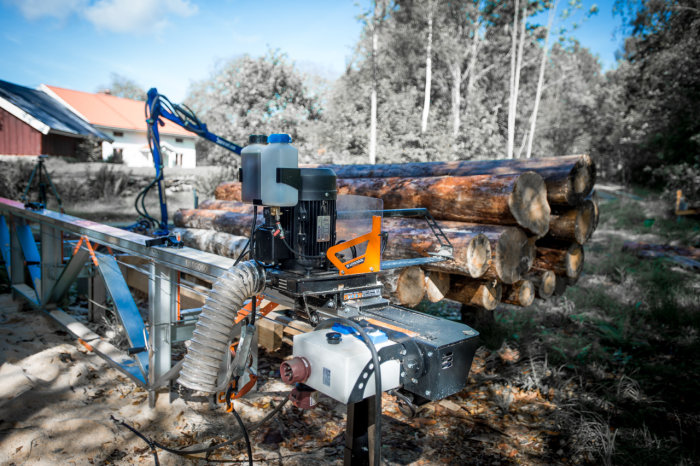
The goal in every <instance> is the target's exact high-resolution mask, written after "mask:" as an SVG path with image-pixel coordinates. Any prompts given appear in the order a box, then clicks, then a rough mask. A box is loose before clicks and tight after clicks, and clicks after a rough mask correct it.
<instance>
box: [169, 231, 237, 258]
mask: <svg viewBox="0 0 700 466" xmlns="http://www.w3.org/2000/svg"><path fill="white" fill-rule="evenodd" d="M173 233H174V234H176V235H178V234H179V235H180V239H181V240H182V242H183V243H184V244H185V246H188V247H190V248H194V249H199V250H200V251H206V252H211V253H213V254H218V255H220V256H225V257H230V258H233V259H235V258H237V257H238V256H239V254H240V253H241V251H243V248H244V247H245V245H246V243H247V242H248V238H247V237H242V236H236V235H232V234H229V233H222V232H220V231H214V230H202V229H197V228H174V229H173Z"/></svg>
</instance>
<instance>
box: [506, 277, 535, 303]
mask: <svg viewBox="0 0 700 466" xmlns="http://www.w3.org/2000/svg"><path fill="white" fill-rule="evenodd" d="M534 301H535V286H534V285H533V284H532V282H531V281H530V280H520V281H519V282H517V283H514V284H513V285H510V286H507V287H505V290H504V297H503V302H504V303H508V304H514V305H516V306H523V307H527V306H530V305H531V304H532V303H533V302H534Z"/></svg>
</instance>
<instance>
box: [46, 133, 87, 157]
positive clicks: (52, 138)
mask: <svg viewBox="0 0 700 466" xmlns="http://www.w3.org/2000/svg"><path fill="white" fill-rule="evenodd" d="M79 141H80V140H79V139H77V138H72V137H70V136H61V135H59V134H47V135H45V136H43V137H42V138H41V153H42V154H46V155H67V156H70V157H73V156H74V155H75V152H76V149H77V148H78V142H79Z"/></svg>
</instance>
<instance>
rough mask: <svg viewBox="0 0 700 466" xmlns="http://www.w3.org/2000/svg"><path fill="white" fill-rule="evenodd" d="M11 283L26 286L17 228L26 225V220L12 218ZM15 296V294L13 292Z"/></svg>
mask: <svg viewBox="0 0 700 466" xmlns="http://www.w3.org/2000/svg"><path fill="white" fill-rule="evenodd" d="M9 220H10V281H11V282H12V284H13V285H21V284H24V260H23V259H22V245H21V244H20V243H19V237H18V236H17V231H16V230H15V227H16V225H17V224H20V223H24V220H22V219H19V218H17V217H13V216H10V218H9ZM13 295H14V292H13Z"/></svg>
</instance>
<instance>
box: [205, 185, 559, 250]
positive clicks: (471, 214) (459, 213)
mask: <svg viewBox="0 0 700 466" xmlns="http://www.w3.org/2000/svg"><path fill="white" fill-rule="evenodd" d="M234 183H237V182H231V183H225V184H223V185H220V186H219V187H218V188H217V195H218V196H217V199H226V200H230V201H240V199H241V198H240V192H241V191H240V187H235V186H232V185H233V184H234ZM338 194H340V195H343V194H355V195H361V196H371V197H378V198H381V199H382V200H383V201H384V208H386V209H402V208H410V207H425V208H427V209H428V210H429V211H430V213H431V214H432V215H433V217H435V218H437V219H440V220H457V221H462V222H474V223H489V224H495V225H520V226H522V227H523V228H525V229H527V230H529V231H531V232H532V233H533V234H535V235H538V236H542V235H544V234H545V233H546V232H547V230H548V229H549V214H550V209H549V204H548V203H547V197H546V196H547V189H546V186H545V184H544V181H543V180H542V178H541V177H540V176H539V175H537V174H536V173H533V172H524V173H520V174H511V175H493V176H492V175H476V176H460V177H451V176H446V177H430V178H349V179H339V180H338Z"/></svg>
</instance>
